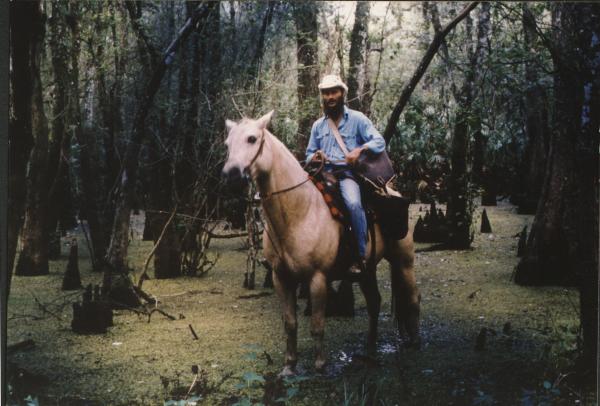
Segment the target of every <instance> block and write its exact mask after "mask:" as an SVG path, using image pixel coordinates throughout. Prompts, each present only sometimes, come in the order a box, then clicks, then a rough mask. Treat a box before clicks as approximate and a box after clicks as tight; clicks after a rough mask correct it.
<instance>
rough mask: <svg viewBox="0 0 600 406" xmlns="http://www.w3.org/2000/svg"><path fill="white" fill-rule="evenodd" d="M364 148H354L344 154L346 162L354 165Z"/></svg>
mask: <svg viewBox="0 0 600 406" xmlns="http://www.w3.org/2000/svg"><path fill="white" fill-rule="evenodd" d="M364 150H365V147H364V146H362V147H358V148H354V149H353V150H352V151H350V153H349V154H348V155H346V163H348V165H354V164H355V163H356V161H357V160H358V157H359V156H360V153H361V152H363V151H364Z"/></svg>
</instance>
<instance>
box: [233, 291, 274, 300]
mask: <svg viewBox="0 0 600 406" xmlns="http://www.w3.org/2000/svg"><path fill="white" fill-rule="evenodd" d="M272 294H273V292H260V293H251V294H249V295H241V296H238V299H255V298H259V297H265V296H271V295H272Z"/></svg>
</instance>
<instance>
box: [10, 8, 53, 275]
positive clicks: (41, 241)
mask: <svg viewBox="0 0 600 406" xmlns="http://www.w3.org/2000/svg"><path fill="white" fill-rule="evenodd" d="M30 12H31V14H30V15H31V20H30V21H29V24H28V26H29V29H30V30H31V31H32V34H31V42H30V49H29V51H30V54H29V64H30V69H31V75H30V77H29V78H28V80H30V82H31V99H30V100H31V131H32V134H33V139H34V145H33V148H32V150H31V156H30V158H29V162H30V164H29V170H28V173H27V203H26V208H25V221H24V224H23V230H22V233H21V241H22V250H21V253H20V255H19V260H18V262H17V266H16V269H15V274H16V275H45V274H47V273H48V272H49V271H48V232H47V229H46V224H47V214H48V211H47V210H48V209H47V208H48V204H47V200H48V187H47V185H48V177H47V173H46V170H47V165H48V123H47V121H46V115H45V113H44V99H43V95H42V80H41V76H40V65H41V60H42V47H43V45H44V35H45V20H46V16H45V15H44V14H43V12H42V9H41V7H40V4H39V3H35V7H33V8H32V9H31V10H30ZM15 34H16V33H15Z"/></svg>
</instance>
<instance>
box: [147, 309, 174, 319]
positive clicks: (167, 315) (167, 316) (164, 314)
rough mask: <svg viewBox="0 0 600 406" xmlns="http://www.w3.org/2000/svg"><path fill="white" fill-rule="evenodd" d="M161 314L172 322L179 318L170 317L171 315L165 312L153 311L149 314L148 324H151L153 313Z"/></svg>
mask: <svg viewBox="0 0 600 406" xmlns="http://www.w3.org/2000/svg"><path fill="white" fill-rule="evenodd" d="M155 312H156V313H160V314H162V315H163V316H165V317H166V318H168V319H170V320H177V318H176V317H175V316H172V315H170V314H169V313H167V312H165V311H164V310H160V309H156V308H154V309H152V310H150V312H149V313H148V323H150V318H151V317H152V314H153V313H155Z"/></svg>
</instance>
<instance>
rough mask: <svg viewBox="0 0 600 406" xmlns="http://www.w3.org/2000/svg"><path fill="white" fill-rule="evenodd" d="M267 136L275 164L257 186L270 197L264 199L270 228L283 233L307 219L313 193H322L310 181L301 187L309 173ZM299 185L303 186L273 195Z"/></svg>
mask: <svg viewBox="0 0 600 406" xmlns="http://www.w3.org/2000/svg"><path fill="white" fill-rule="evenodd" d="M265 136H268V140H267V141H266V142H268V143H269V149H270V153H271V156H272V165H271V170H270V172H269V173H268V174H265V175H264V177H263V178H261V179H259V180H258V182H257V185H258V189H259V192H260V194H261V195H262V196H270V197H267V198H266V199H265V200H263V209H264V211H265V214H266V215H267V217H268V220H269V222H270V223H271V227H274V228H276V229H278V230H279V231H283V230H285V229H287V228H289V227H291V226H293V225H294V223H296V222H298V221H301V220H302V219H303V218H304V217H305V215H306V213H307V212H308V211H309V210H311V207H312V205H313V203H314V201H315V200H314V193H315V192H316V193H319V192H318V190H317V189H316V188H315V187H314V185H312V183H311V182H306V183H304V184H302V185H300V183H302V182H304V181H305V180H306V178H307V176H308V174H307V173H306V172H305V171H304V170H303V169H302V167H301V166H300V164H299V163H298V161H297V160H296V158H294V156H293V155H292V154H291V152H289V151H288V150H287V149H286V147H285V146H284V145H283V144H282V143H281V142H280V141H278V140H277V139H276V138H275V137H273V136H272V135H270V134H265ZM296 185H300V186H298V187H296V188H293V189H291V190H289V191H286V192H282V193H277V194H275V195H271V194H272V193H276V192H279V191H282V190H285V189H287V188H290V187H293V186H296ZM313 189H314V190H313Z"/></svg>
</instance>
